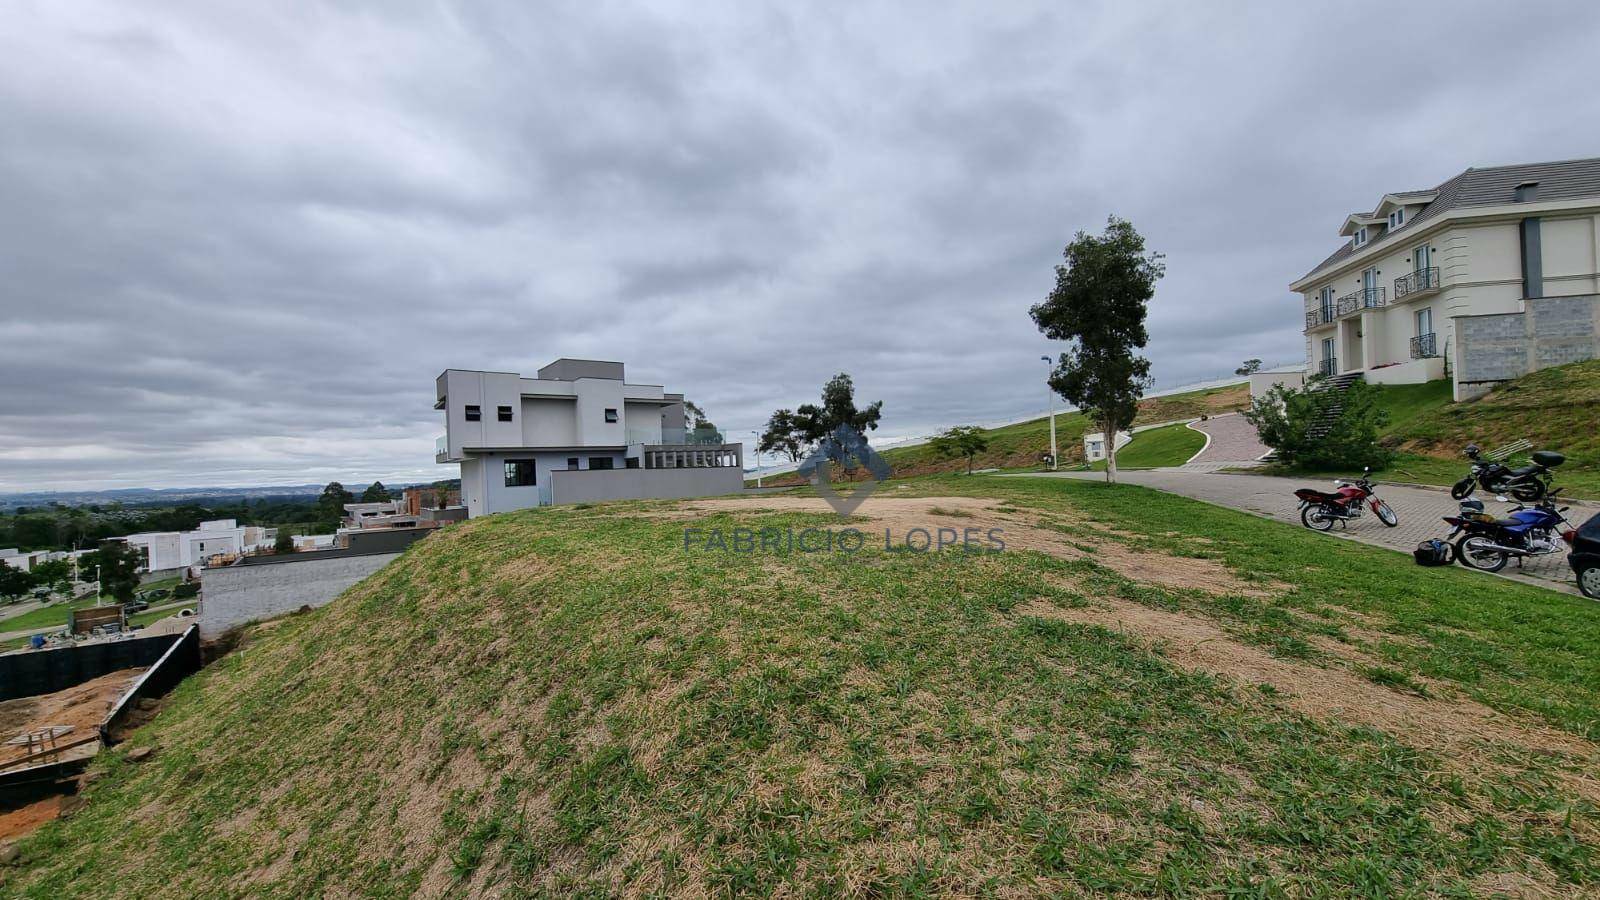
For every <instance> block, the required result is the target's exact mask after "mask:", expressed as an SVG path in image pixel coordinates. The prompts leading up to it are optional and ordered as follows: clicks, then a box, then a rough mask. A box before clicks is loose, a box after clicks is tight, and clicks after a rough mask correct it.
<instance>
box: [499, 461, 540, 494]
mask: <svg viewBox="0 0 1600 900" xmlns="http://www.w3.org/2000/svg"><path fill="white" fill-rule="evenodd" d="M536 477H537V476H536V475H535V474H534V470H533V460H531V459H508V460H506V487H532V486H533V485H534V484H536V483H537V481H536Z"/></svg>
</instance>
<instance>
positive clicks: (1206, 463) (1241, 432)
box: [1182, 413, 1268, 472]
mask: <svg viewBox="0 0 1600 900" xmlns="http://www.w3.org/2000/svg"><path fill="white" fill-rule="evenodd" d="M1189 427H1190V428H1193V429H1194V430H1195V431H1199V432H1203V433H1204V434H1205V435H1206V437H1207V441H1206V446H1205V449H1203V450H1201V451H1200V452H1199V453H1196V454H1195V456H1194V458H1193V459H1191V460H1189V461H1188V462H1186V463H1184V464H1183V467H1182V468H1184V469H1186V470H1189V471H1202V472H1211V471H1216V470H1217V469H1220V468H1234V467H1237V466H1247V465H1251V464H1252V463H1254V462H1255V461H1256V460H1258V459H1260V458H1261V457H1262V456H1263V455H1265V454H1266V452H1267V449H1268V448H1267V445H1266V444H1263V443H1261V439H1260V438H1258V437H1256V427H1255V426H1254V425H1251V424H1250V423H1249V422H1248V421H1246V420H1245V417H1244V416H1241V415H1239V414H1238V413H1224V414H1222V415H1220V416H1212V417H1211V418H1209V419H1206V420H1205V421H1203V422H1201V421H1195V422H1190V423H1189Z"/></svg>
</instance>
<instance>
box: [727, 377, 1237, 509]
mask: <svg viewBox="0 0 1600 900" xmlns="http://www.w3.org/2000/svg"><path fill="white" fill-rule="evenodd" d="M1249 405H1250V385H1249V384H1248V383H1240V384H1230V385H1226V386H1224V387H1219V388H1209V389H1207V390H1201V391H1188V392H1185V393H1182V394H1173V395H1171V396H1168V397H1149V398H1146V399H1144V400H1142V401H1140V402H1139V414H1138V416H1137V417H1136V418H1135V419H1134V425H1136V426H1137V425H1148V424H1152V423H1155V422H1171V421H1175V420H1178V419H1192V418H1195V417H1197V416H1201V415H1216V414H1218V413H1223V412H1231V411H1234V410H1239V409H1244V408H1246V407H1248V406H1249ZM1095 427H1096V426H1093V425H1091V424H1090V422H1089V420H1088V419H1087V418H1085V417H1084V415H1083V414H1082V413H1076V412H1073V413H1061V414H1059V415H1057V416H1056V446H1057V448H1058V451H1059V453H1060V455H1061V465H1062V466H1075V465H1081V464H1082V463H1083V436H1084V434H1086V433H1087V432H1089V431H1091V430H1094V429H1095ZM985 436H986V437H988V439H989V449H988V450H987V451H985V452H984V453H981V454H979V455H978V457H977V459H976V460H974V462H973V467H974V468H979V469H991V468H992V469H1037V468H1040V467H1041V464H1040V462H1039V460H1040V459H1041V458H1042V457H1043V456H1045V455H1046V454H1048V453H1049V452H1050V420H1049V419H1048V418H1043V419H1034V420H1032V421H1029V422H1022V423H1019V424H1016V425H1007V426H1004V427H1002V428H992V429H988V430H987V431H986V432H985ZM1180 440H1181V439H1180ZM1203 440H1204V439H1203V438H1202V442H1203ZM1167 449H1169V450H1170V448H1167ZM1198 449H1200V448H1199V447H1198V446H1196V447H1195V450H1198ZM1168 455H1170V453H1169V454H1168ZM1191 455H1192V451H1191ZM883 456H884V459H886V460H888V461H889V464H890V465H891V466H893V467H894V472H895V475H896V476H898V477H902V478H904V477H911V476H915V475H930V474H934V473H938V472H959V471H965V470H966V468H967V464H966V461H965V460H964V459H962V458H955V459H944V458H941V457H940V456H939V455H938V454H937V453H935V452H934V451H933V448H932V447H929V446H927V445H925V444H924V445H918V446H915V447H898V448H893V449H890V450H886V451H884V453H883ZM1160 458H1165V457H1160ZM1187 458H1188V457H1185V459H1187ZM1120 459H1121V457H1119V460H1120ZM1179 462H1182V460H1179ZM1162 464H1165V463H1162ZM752 483H753V482H752ZM763 483H765V484H799V483H800V478H799V476H788V475H780V476H774V477H773V478H769V479H764V480H763Z"/></svg>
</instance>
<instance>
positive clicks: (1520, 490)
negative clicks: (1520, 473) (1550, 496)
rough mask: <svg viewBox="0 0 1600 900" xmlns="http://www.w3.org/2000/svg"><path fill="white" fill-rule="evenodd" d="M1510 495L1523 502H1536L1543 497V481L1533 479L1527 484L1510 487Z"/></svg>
mask: <svg viewBox="0 0 1600 900" xmlns="http://www.w3.org/2000/svg"><path fill="white" fill-rule="evenodd" d="M1511 496H1512V497H1514V498H1516V499H1518V500H1521V501H1522V502H1523V503H1537V502H1538V501H1540V500H1543V499H1544V482H1542V481H1534V482H1530V483H1528V484H1519V485H1517V486H1516V487H1514V488H1512V489H1511Z"/></svg>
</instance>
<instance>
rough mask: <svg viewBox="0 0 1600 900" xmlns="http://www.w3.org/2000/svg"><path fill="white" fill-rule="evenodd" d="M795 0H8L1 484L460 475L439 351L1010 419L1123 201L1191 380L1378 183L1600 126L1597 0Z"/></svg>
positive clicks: (1295, 348) (1284, 342)
mask: <svg viewBox="0 0 1600 900" xmlns="http://www.w3.org/2000/svg"><path fill="white" fill-rule="evenodd" d="M759 6H760V4H756V3H749V2H736V3H730V4H726V5H717V4H712V3H705V2H698V0H697V2H692V3H684V4H682V5H681V6H679V7H678V8H672V5H671V4H664V3H654V4H649V5H647V6H646V5H639V6H635V5H631V4H613V3H594V2H582V3H572V4H565V5H558V4H552V3H525V2H508V3H503V4H498V3H460V4H455V3H443V2H433V3H418V4H402V3H399V2H392V0H382V2H371V3H355V2H350V3H328V4H317V3H288V2H284V3H275V2H274V3H261V2H255V3H230V2H220V0H199V2H192V3H181V2H151V3H135V2H128V0H117V2H111V3H105V4H99V3H84V2H69V0H43V2H36V3H35V2H21V3H18V2H5V3H3V4H0V13H3V15H0V381H3V390H0V491H19V490H38V489H47V488H48V489H56V488H101V487H127V486H153V487H154V486H198V485H249V484H274V483H283V484H289V483H307V482H323V481H326V480H329V479H332V478H338V479H341V480H344V481H348V482H362V481H365V480H368V479H370V478H373V477H381V478H383V479H384V480H386V481H391V482H393V481H410V480H431V479H434V478H441V477H453V476H454V475H455V474H456V473H455V469H454V467H446V466H435V465H434V464H433V456H432V453H433V438H434V436H435V435H436V434H438V433H440V432H442V431H443V424H442V420H441V414H440V413H437V412H435V411H434V410H433V409H432V403H433V379H434V376H435V375H437V374H438V373H439V371H440V370H442V369H444V368H446V367H456V368H479V369H494V370H509V371H521V372H524V373H527V374H532V372H533V370H534V369H536V368H537V367H539V366H540V365H542V364H544V363H546V362H548V361H549V360H551V359H554V358H557V357H561V356H574V357H589V356H592V357H599V358H604V359H618V360H624V361H625V362H626V363H627V366H628V368H627V373H628V377H629V380H630V381H635V382H644V383H664V384H666V385H667V386H668V389H669V390H680V391H684V392H685V393H687V394H688V395H689V396H690V397H691V398H693V399H695V400H697V401H699V402H700V403H701V404H702V405H703V406H704V407H705V408H706V409H707V411H708V412H709V413H710V415H711V417H712V418H713V419H714V420H715V421H716V422H717V423H718V424H719V425H721V426H723V427H724V429H725V430H727V431H729V432H730V433H731V434H732V435H733V436H734V437H736V438H742V437H747V436H748V431H749V430H750V429H752V428H756V427H758V426H759V425H760V424H761V422H762V421H764V419H765V417H766V415H767V414H768V413H769V412H770V411H771V410H772V409H773V408H775V407H778V406H794V405H795V404H797V403H802V402H806V401H809V400H813V399H815V396H816V393H817V391H818V389H819V388H820V386H821V384H822V382H823V381H824V380H826V379H827V378H828V376H830V375H832V374H833V373H834V372H837V371H841V370H844V371H848V372H850V373H851V374H852V375H853V376H854V377H855V379H856V384H857V387H858V392H857V393H858V399H859V400H861V401H863V402H865V401H870V400H878V399H881V400H883V401H884V411H885V415H884V421H883V431H882V433H883V434H887V435H903V434H911V433H917V432H921V431H925V430H927V429H929V428H933V427H938V426H943V425H950V424H961V423H968V422H986V421H994V420H998V419H1003V418H1007V417H1012V416H1016V415H1019V414H1022V413H1026V412H1030V411H1033V410H1039V409H1042V408H1043V407H1044V401H1045V391H1046V389H1045V386H1044V375H1045V369H1046V367H1045V364H1044V363H1042V362H1040V361H1039V356H1040V355H1041V354H1042V353H1053V352H1055V351H1056V350H1058V349H1059V348H1055V347H1052V346H1051V344H1050V343H1049V342H1047V341H1045V340H1043V339H1042V337H1041V336H1040V335H1039V333H1038V332H1037V330H1036V329H1035V328H1034V326H1033V324H1032V322H1031V321H1030V320H1029V318H1028V314H1027V311H1028V307H1029V306H1030V305H1032V304H1034V303H1036V302H1038V301H1039V300H1040V299H1042V298H1043V297H1044V295H1045V294H1046V293H1047V291H1048V290H1049V288H1050V286H1051V284H1052V280H1053V274H1052V266H1053V265H1054V264H1055V263H1056V261H1057V260H1058V259H1059V257H1060V253H1061V248H1062V247H1063V245H1064V244H1065V243H1066V242H1067V241H1068V240H1070V239H1071V237H1072V235H1073V233H1074V232H1075V231H1077V230H1079V229H1089V230H1098V229H1099V228H1101V227H1102V226H1103V224H1104V221H1105V219H1106V216H1107V215H1108V214H1112V213H1115V214H1117V215H1120V216H1123V217H1126V218H1129V219H1131V220H1132V221H1133V222H1134V224H1135V225H1136V226H1137V227H1138V228H1139V229H1140V230H1141V231H1142V232H1143V233H1144V234H1145V235H1146V237H1147V238H1148V241H1149V243H1150V246H1151V247H1152V248H1154V249H1157V250H1160V251H1163V252H1164V253H1166V255H1167V263H1168V274H1167V277H1166V279H1165V280H1164V281H1162V282H1161V284H1160V285H1159V288H1158V290H1157V294H1156V298H1155V300H1154V301H1153V303H1152V305H1151V311H1150V324H1151V328H1150V330H1151V342H1150V346H1149V348H1148V355H1149V357H1150V358H1151V359H1152V360H1153V362H1154V373H1155V376H1156V378H1157V381H1158V387H1162V386H1171V385H1175V384H1181V383H1185V382H1189V381H1194V380H1199V379H1204V378H1208V377H1213V376H1216V375H1218V374H1221V373H1226V372H1229V371H1231V370H1232V368H1233V367H1234V366H1236V365H1238V363H1239V362H1240V361H1241V360H1243V359H1245V358H1247V357H1260V358H1263V359H1265V360H1267V361H1268V362H1277V361H1283V360H1294V359H1298V358H1299V357H1300V356H1301V355H1302V354H1303V342H1302V337H1301V332H1300V329H1301V327H1302V320H1301V315H1300V311H1299V308H1298V305H1297V301H1296V298H1295V296H1294V295H1292V294H1290V293H1289V291H1288V289H1287V284H1288V282H1289V281H1291V280H1292V279H1294V278H1295V277H1297V276H1299V275H1301V274H1303V273H1304V272H1305V271H1306V270H1307V269H1309V268H1310V267H1311V266H1312V265H1314V264H1315V263H1316V262H1318V261H1319V260H1321V259H1322V257H1323V256H1325V255H1326V254H1327V253H1328V252H1330V251H1331V250H1332V249H1333V248H1334V247H1335V246H1336V245H1337V243H1338V241H1339V238H1338V236H1337V230H1338V227H1339V225H1340V223H1341V221H1342V220H1343V218H1344V216H1345V215H1346V214H1347V213H1349V212H1352V211H1354V210H1357V209H1370V208H1371V207H1372V206H1373V205H1374V204H1375V203H1376V202H1377V200H1378V198H1379V197H1380V196H1381V195H1382V194H1383V193H1384V192H1385V191H1390V190H1402V189H1414V188H1425V187H1430V186H1433V185H1435V184H1437V183H1439V182H1440V181H1443V180H1444V179H1446V178H1448V177H1450V176H1451V175H1453V174H1455V173H1456V172H1458V171H1460V170H1461V169H1463V168H1466V167H1468V166H1473V165H1480V166H1481V165H1495V164H1503V163H1514V162H1531V161H1538V160H1547V159H1563V158H1571V157H1582V156H1596V155H1600V92H1597V91H1595V90H1594V89H1593V84H1592V81H1593V77H1592V76H1593V71H1592V70H1593V57H1594V52H1595V48H1596V47H1600V7H1597V6H1596V5H1595V4H1593V3H1591V2H1574V3H1549V4H1539V5H1538V7H1539V8H1538V9H1534V8H1533V7H1534V5H1533V4H1508V3H1502V2H1495V3H1459V2H1451V3H1440V4H1435V5H1431V6H1430V5H1413V4H1405V5H1399V4H1392V3H1375V4H1362V3H1348V2H1347V3H1341V4H1337V5H1332V4H1284V3H1260V4H1213V3H1193V2H1182V3H1173V4H1130V3H1106V4H1079V3H1062V2H1059V0H1054V2H1042V3H1038V4H1026V3H981V4H980V3H972V4H949V5H948V6H951V7H955V8H954V9H951V10H934V9H931V7H933V6H935V5H934V4H925V3H922V4H912V3H905V4H895V5H880V4H871V3H865V4H864V3H847V4H836V5H834V6H833V7H832V8H828V7H827V6H825V5H824V4H785V5H784V8H783V9H769V10H766V11H763V10H761V9H759V8H758V7H759ZM1134 6H1139V7H1141V8H1142V9H1143V11H1135V10H1133V9H1132V7H1134ZM1313 7H1316V8H1313Z"/></svg>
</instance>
